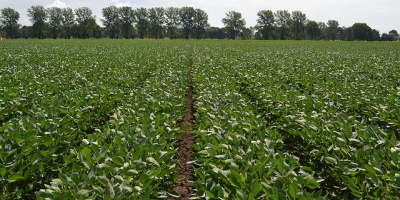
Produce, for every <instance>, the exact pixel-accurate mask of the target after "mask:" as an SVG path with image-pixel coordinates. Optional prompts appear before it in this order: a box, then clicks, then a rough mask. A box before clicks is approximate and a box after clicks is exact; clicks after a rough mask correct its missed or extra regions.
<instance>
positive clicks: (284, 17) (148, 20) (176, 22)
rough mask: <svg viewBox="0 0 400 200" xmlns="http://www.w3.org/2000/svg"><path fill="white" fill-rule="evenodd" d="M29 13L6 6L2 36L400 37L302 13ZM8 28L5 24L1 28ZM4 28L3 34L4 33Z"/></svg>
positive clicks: (33, 8) (87, 10) (33, 10)
mask: <svg viewBox="0 0 400 200" xmlns="http://www.w3.org/2000/svg"><path fill="white" fill-rule="evenodd" d="M28 16H29V18H30V20H31V22H32V26H23V27H22V28H21V26H20V25H19V24H18V20H19V13H18V12H17V11H15V10H14V9H12V8H3V9H1V15H0V36H3V37H8V38H21V37H22V38H41V39H43V38H112V39H115V38H126V39H128V38H142V39H143V38H156V39H158V38H172V39H175V38H185V39H189V38H196V39H203V38H211V39H224V38H228V39H263V40H269V39H273V40H367V41H380V40H383V41H398V40H399V34H398V33H397V31H396V30H392V31H390V32H389V33H383V34H382V35H381V34H380V33H379V31H378V30H375V29H372V28H371V27H369V26H368V25H367V24H366V23H355V24H354V25H353V26H351V27H344V26H343V27H340V26H339V22H338V21H336V20H329V21H328V22H327V23H324V22H319V23H318V22H316V21H313V20H311V19H308V18H307V16H306V14H305V13H303V12H301V11H293V12H289V11H287V10H277V11H276V12H273V11H272V10H261V11H259V12H258V13H257V16H258V19H257V24H256V26H255V27H246V26H245V25H246V21H245V19H244V18H242V14H241V13H240V12H236V11H229V12H228V13H226V17H224V18H223V19H221V21H222V22H223V23H224V27H223V28H219V27H210V25H209V23H208V14H207V13H206V12H205V11H204V10H201V9H196V8H193V7H182V8H176V7H168V8H162V7H154V8H149V9H147V8H143V7H142V8H136V9H134V8H132V7H129V6H123V7H116V6H109V7H106V8H103V9H102V18H101V19H100V21H101V22H102V25H103V27H100V26H99V25H98V24H97V22H96V16H93V14H92V10H91V9H90V8H88V7H81V8H77V9H75V10H72V8H69V7H68V8H57V7H50V8H44V7H43V6H39V5H37V6H31V7H30V8H29V9H28ZM2 27H3V28H2ZM1 28H2V29H3V33H2V32H1Z"/></svg>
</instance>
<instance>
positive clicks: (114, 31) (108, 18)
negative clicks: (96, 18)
mask: <svg viewBox="0 0 400 200" xmlns="http://www.w3.org/2000/svg"><path fill="white" fill-rule="evenodd" d="M102 14H103V17H104V18H105V19H101V21H102V22H103V25H104V26H105V28H106V30H107V31H108V33H109V35H110V37H111V38H112V39H115V38H118V37H119V33H120V30H121V19H120V15H119V14H120V11H119V9H118V8H117V7H116V6H109V7H106V8H103V10H102Z"/></svg>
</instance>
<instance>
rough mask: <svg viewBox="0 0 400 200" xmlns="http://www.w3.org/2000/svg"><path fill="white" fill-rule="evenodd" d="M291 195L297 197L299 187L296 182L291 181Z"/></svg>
mask: <svg viewBox="0 0 400 200" xmlns="http://www.w3.org/2000/svg"><path fill="white" fill-rule="evenodd" d="M289 195H290V197H292V198H293V199H296V195H297V187H296V184H295V183H290V186H289Z"/></svg>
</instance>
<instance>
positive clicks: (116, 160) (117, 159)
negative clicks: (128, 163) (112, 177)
mask: <svg viewBox="0 0 400 200" xmlns="http://www.w3.org/2000/svg"><path fill="white" fill-rule="evenodd" d="M112 160H113V161H114V163H115V164H117V165H119V166H122V165H124V158H122V157H121V156H116V157H113V158H112Z"/></svg>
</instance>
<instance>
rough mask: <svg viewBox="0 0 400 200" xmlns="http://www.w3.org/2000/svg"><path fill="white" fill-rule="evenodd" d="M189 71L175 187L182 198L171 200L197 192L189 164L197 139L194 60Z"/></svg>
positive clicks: (184, 197)
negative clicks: (194, 126) (194, 130)
mask: <svg viewBox="0 0 400 200" xmlns="http://www.w3.org/2000/svg"><path fill="white" fill-rule="evenodd" d="M189 70H190V75H189V76H190V81H189V86H188V88H187V89H186V113H185V115H184V116H183V117H182V120H183V122H182V124H181V127H182V130H183V131H182V132H183V133H182V137H181V138H179V139H178V142H179V149H178V152H179V154H180V156H181V158H180V160H179V164H180V166H181V168H180V169H179V170H178V173H179V177H178V182H177V183H176V184H175V185H174V191H175V192H176V193H178V194H179V196H180V197H177V198H175V197H171V198H169V199H189V198H190V197H191V196H192V195H193V194H194V193H195V192H194V188H193V183H192V182H191V181H190V179H191V178H192V177H193V173H194V171H193V164H191V163H187V162H188V161H190V160H191V159H192V158H193V156H194V152H193V148H192V146H191V145H192V143H193V142H194V140H195V137H194V136H193V134H192V127H193V122H194V112H195V110H194V108H193V95H194V89H193V59H192V57H191V58H190V60H189Z"/></svg>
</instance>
